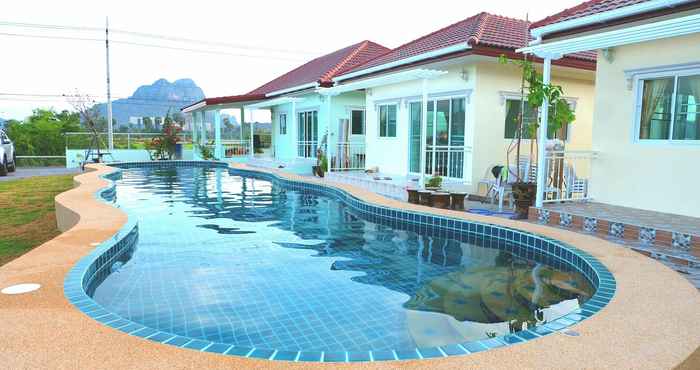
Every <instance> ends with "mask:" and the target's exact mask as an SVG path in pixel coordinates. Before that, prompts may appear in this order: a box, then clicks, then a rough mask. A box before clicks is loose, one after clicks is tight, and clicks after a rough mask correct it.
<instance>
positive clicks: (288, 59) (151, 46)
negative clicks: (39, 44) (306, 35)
mask: <svg viewBox="0 0 700 370" xmlns="http://www.w3.org/2000/svg"><path fill="white" fill-rule="evenodd" d="M0 36H9V37H25V38H35V39H50V40H51V39H52V40H73V41H92V42H100V43H102V42H104V39H93V38H86V37H73V36H48V35H31V34H22V33H8V32H0ZM110 42H112V43H115V44H123V45H132V46H141V47H150V48H159V49H170V50H177V51H187V52H194V53H203V54H215V55H228V56H235V57H243V58H253V59H276V60H284V61H293V62H298V61H301V59H294V58H285V57H279V56H266V55H251V54H240V53H228V52H225V51H216V50H205V49H191V48H180V47H174V46H165V45H157V44H144V43H138V42H131V41H122V40H110Z"/></svg>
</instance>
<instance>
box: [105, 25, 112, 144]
mask: <svg viewBox="0 0 700 370" xmlns="http://www.w3.org/2000/svg"><path fill="white" fill-rule="evenodd" d="M105 51H106V53H107V146H108V148H109V151H110V152H112V151H113V150H114V127H112V93H111V89H110V86H109V17H105Z"/></svg>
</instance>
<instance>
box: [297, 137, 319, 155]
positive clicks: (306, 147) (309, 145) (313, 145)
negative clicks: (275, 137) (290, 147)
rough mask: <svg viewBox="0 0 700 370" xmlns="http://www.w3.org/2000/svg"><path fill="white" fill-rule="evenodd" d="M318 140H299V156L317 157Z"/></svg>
mask: <svg viewBox="0 0 700 370" xmlns="http://www.w3.org/2000/svg"><path fill="white" fill-rule="evenodd" d="M316 149H318V141H317V140H312V141H297V156H298V157H302V158H316Z"/></svg>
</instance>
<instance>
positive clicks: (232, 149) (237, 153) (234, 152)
mask: <svg viewBox="0 0 700 370" xmlns="http://www.w3.org/2000/svg"><path fill="white" fill-rule="evenodd" d="M221 146H222V147H223V150H224V158H235V157H244V156H247V155H250V140H222V141H221ZM213 147H214V146H213V145H212V150H214V148H213Z"/></svg>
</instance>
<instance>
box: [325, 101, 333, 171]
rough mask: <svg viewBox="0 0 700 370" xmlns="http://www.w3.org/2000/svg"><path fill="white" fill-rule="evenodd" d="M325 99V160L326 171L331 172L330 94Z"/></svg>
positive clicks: (331, 115)
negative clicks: (326, 117)
mask: <svg viewBox="0 0 700 370" xmlns="http://www.w3.org/2000/svg"><path fill="white" fill-rule="evenodd" d="M326 98H327V101H326V114H327V115H328V123H326V162H327V163H328V168H327V169H326V171H328V172H331V167H333V166H331V158H333V156H332V154H333V153H332V152H333V144H332V143H331V136H332V133H333V131H332V122H333V113H332V109H333V108H332V103H331V101H332V96H331V95H328V96H327V97H326Z"/></svg>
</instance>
